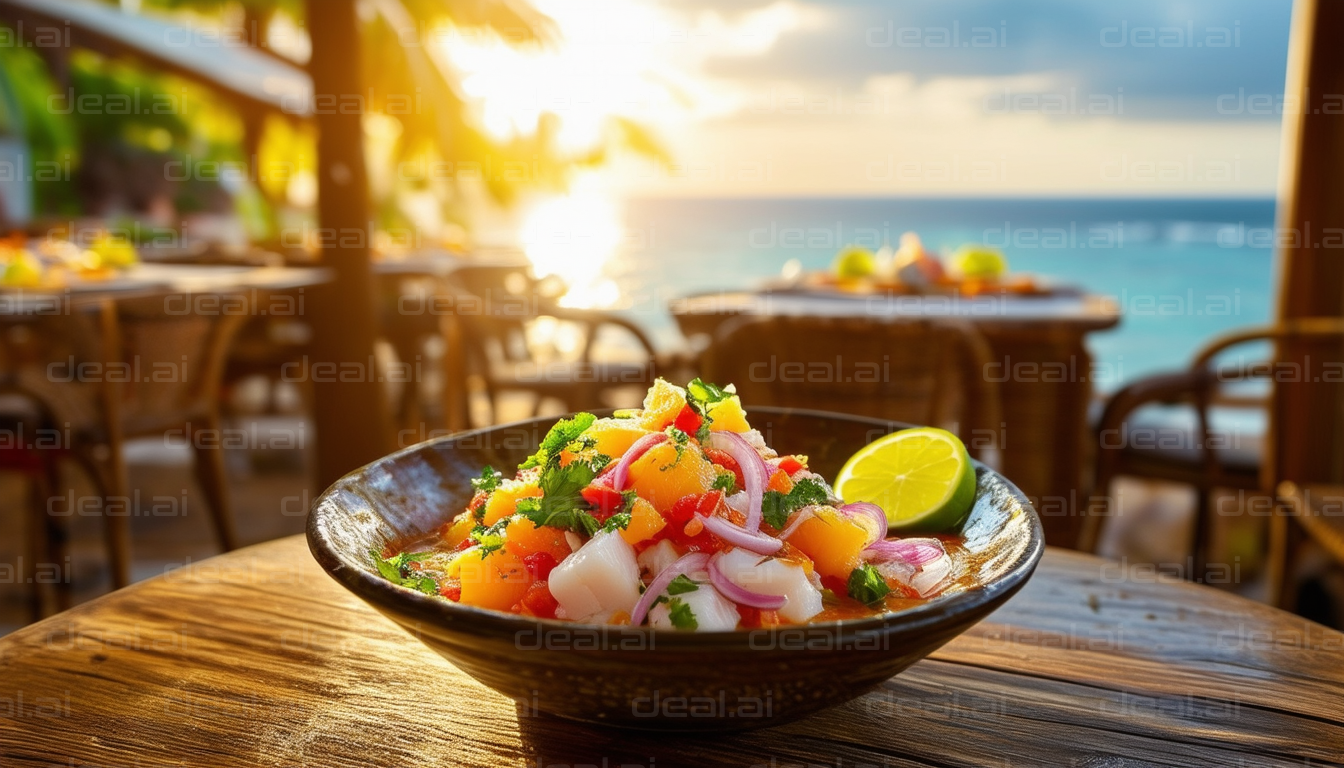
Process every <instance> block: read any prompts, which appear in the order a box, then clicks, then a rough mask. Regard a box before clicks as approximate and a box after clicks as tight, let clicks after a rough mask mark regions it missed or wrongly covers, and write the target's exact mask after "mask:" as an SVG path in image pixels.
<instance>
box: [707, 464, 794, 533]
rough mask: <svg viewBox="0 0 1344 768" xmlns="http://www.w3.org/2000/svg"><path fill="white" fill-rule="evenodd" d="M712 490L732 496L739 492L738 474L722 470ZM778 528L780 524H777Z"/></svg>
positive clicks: (710, 487) (711, 487)
mask: <svg viewBox="0 0 1344 768" xmlns="http://www.w3.org/2000/svg"><path fill="white" fill-rule="evenodd" d="M709 490H711V491H723V495H724V496H732V495H733V494H734V493H737V476H736V475H734V474H733V473H732V472H721V473H719V476H718V477H716V478H714V484H713V485H711V486H709ZM775 527H776V528H778V527H779V526H775Z"/></svg>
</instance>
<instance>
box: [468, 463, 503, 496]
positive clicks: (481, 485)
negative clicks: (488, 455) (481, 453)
mask: <svg viewBox="0 0 1344 768" xmlns="http://www.w3.org/2000/svg"><path fill="white" fill-rule="evenodd" d="M502 477H503V475H501V474H500V473H498V472H496V471H495V468H494V467H492V466H490V465H489V464H486V465H485V469H482V470H481V476H480V477H473V478H472V479H471V487H473V488H475V489H476V490H478V491H484V492H486V493H490V492H491V491H494V490H495V489H496V488H498V487H499V481H500V478H502Z"/></svg>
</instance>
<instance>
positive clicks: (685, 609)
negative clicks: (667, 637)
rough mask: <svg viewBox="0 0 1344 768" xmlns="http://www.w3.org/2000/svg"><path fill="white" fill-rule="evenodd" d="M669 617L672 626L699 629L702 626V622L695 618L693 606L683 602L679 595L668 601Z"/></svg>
mask: <svg viewBox="0 0 1344 768" xmlns="http://www.w3.org/2000/svg"><path fill="white" fill-rule="evenodd" d="M667 618H668V620H669V621H671V622H672V626H674V627H676V628H677V629H699V627H700V622H698V621H696V620H695V614H694V613H692V612H691V606H689V605H687V604H686V603H684V602H682V599H681V598H679V597H674V598H672V599H671V600H669V601H667Z"/></svg>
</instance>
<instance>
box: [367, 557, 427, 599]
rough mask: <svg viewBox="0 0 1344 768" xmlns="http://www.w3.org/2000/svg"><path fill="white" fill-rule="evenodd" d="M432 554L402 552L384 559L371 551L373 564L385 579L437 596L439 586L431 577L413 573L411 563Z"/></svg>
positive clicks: (416, 572)
mask: <svg viewBox="0 0 1344 768" xmlns="http://www.w3.org/2000/svg"><path fill="white" fill-rule="evenodd" d="M431 554H433V553H432V552H400V553H398V554H396V555H393V556H392V557H389V558H386V559H384V558H383V556H382V555H380V554H378V552H376V551H375V550H369V556H370V557H372V558H373V564H374V565H375V566H377V567H378V573H380V574H382V576H383V578H385V579H387V580H388V581H390V582H392V583H393V584H400V585H401V586H403V587H410V588H411V589H415V590H419V591H421V592H424V593H425V594H427V595H437V594H438V593H439V585H438V583H437V582H435V581H434V579H433V578H431V577H429V576H422V575H420V573H419V572H418V571H412V570H411V568H410V566H409V565H408V564H409V563H413V562H415V561H417V560H424V559H425V558H426V557H429V556H430V555H431Z"/></svg>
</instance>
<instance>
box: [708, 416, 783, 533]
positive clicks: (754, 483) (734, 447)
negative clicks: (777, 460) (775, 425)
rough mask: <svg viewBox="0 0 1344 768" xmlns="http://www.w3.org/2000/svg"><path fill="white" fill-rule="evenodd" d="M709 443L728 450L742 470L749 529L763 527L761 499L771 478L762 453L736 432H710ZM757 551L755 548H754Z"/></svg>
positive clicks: (747, 526) (722, 449)
mask: <svg viewBox="0 0 1344 768" xmlns="http://www.w3.org/2000/svg"><path fill="white" fill-rule="evenodd" d="M709 443H710V445H711V446H713V447H714V448H718V449H719V450H721V451H726V452H727V453H728V455H729V456H732V457H733V461H736V462H737V466H738V467H739V468H741V470H742V480H743V481H744V482H745V484H746V486H747V488H746V490H747V524H746V526H744V527H745V528H746V529H747V530H748V531H751V532H755V531H759V530H760V529H761V499H762V498H763V497H764V496H765V484H766V482H767V480H768V479H769V476H770V475H769V470H767V469H766V466H765V461H764V460H763V459H761V455H760V454H759V453H757V452H756V449H755V448H752V447H751V443H748V442H747V441H746V439H745V438H743V437H742V436H741V435H739V434H737V433H736V432H713V433H710V436H709ZM753 551H755V550H753Z"/></svg>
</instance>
